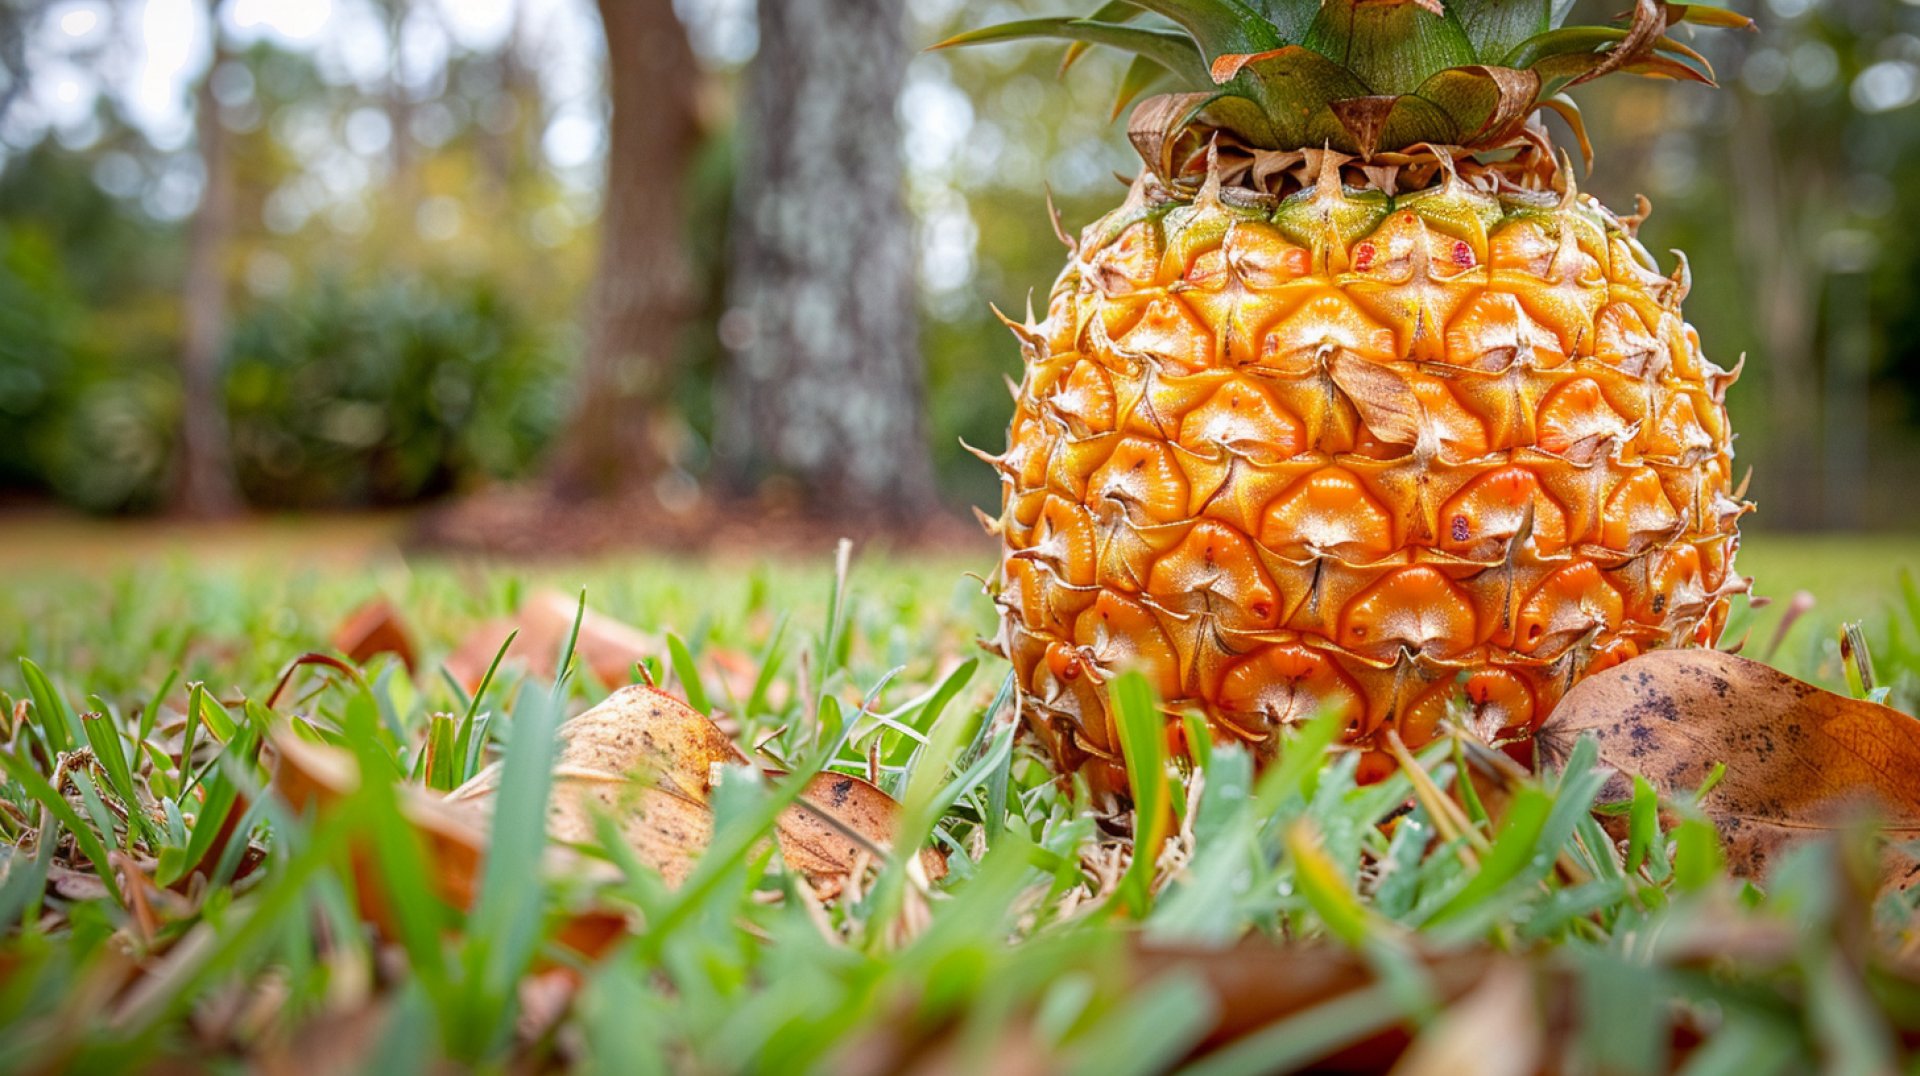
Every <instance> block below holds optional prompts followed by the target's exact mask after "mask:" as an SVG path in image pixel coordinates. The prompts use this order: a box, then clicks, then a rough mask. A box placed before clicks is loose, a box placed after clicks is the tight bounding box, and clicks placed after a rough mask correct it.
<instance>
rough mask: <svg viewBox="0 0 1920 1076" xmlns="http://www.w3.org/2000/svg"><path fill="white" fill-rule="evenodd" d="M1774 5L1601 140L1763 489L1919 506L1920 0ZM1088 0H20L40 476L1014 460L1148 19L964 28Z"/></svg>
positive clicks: (25, 479)
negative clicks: (1012, 34)
mask: <svg viewBox="0 0 1920 1076" xmlns="http://www.w3.org/2000/svg"><path fill="white" fill-rule="evenodd" d="M1080 6H1086V5H1080ZM1615 6H1616V7H1617V6H1618V5H1615ZM1735 6H1736V7H1739V8H1741V9H1742V10H1744V11H1746V12H1747V13H1749V14H1751V15H1753V16H1754V17H1755V18H1756V19H1757V20H1758V21H1759V23H1760V31H1759V32H1758V33H1753V34H1739V33H1703V34H1700V35H1698V38H1697V40H1695V41H1693V43H1694V44H1695V45H1696V46H1697V47H1698V48H1700V49H1701V50H1702V51H1704V52H1706V53H1707V54H1708V55H1709V56H1710V57H1711V58H1712V60H1713V61H1714V63H1715V65H1716V68H1717V69H1718V71H1719V73H1720V76H1721V82H1722V84H1723V85H1722V87H1721V88H1720V89H1718V90H1714V89H1709V88H1706V87H1700V86H1691V85H1675V84H1671V83H1664V82H1662V83H1655V82H1649V81H1644V80H1636V79H1628V78H1618V79H1612V80H1608V81H1607V82H1606V83H1605V84H1602V85H1597V86H1594V87H1591V88H1590V89H1589V90H1588V92H1587V93H1586V96H1585V99H1584V101H1585V110H1586V113H1587V117H1588V125H1589V127H1590V130H1591V133H1592V135H1593V139H1594V142H1595V143H1596V145H1597V146H1598V148H1599V159H1598V163H1597V166H1596V167H1595V169H1594V171H1593V172H1592V174H1591V175H1590V176H1588V177H1587V178H1586V179H1585V180H1584V183H1585V184H1586V186H1587V188H1588V189H1591V190H1593V191H1595V192H1596V193H1598V194H1600V195H1601V196H1602V197H1603V198H1605V199H1606V200H1607V201H1608V202H1609V203H1610V204H1612V205H1614V206H1616V207H1619V208H1621V209H1623V210H1630V209H1631V208H1632V206H1633V198H1634V196H1635V195H1636V194H1645V195H1646V196H1648V197H1649V198H1650V199H1651V200H1652V203H1653V205H1654V212H1653V215H1652V217H1651V218H1650V219H1649V220H1648V222H1647V223H1646V225H1645V227H1644V229H1643V232H1642V235H1643V238H1644V239H1645V241H1646V243H1647V245H1648V246H1649V248H1650V249H1653V250H1654V251H1656V252H1661V254H1660V256H1661V257H1662V259H1663V262H1665V264H1667V265H1669V266H1671V265H1672V261H1671V259H1672V257H1673V256H1672V255H1669V254H1666V253H1664V252H1666V251H1668V250H1671V249H1675V248H1679V249H1684V250H1685V251H1687V254H1688V261H1689V263H1690V266H1691V273H1692V279H1693V294H1692V296H1691V298H1690V299H1689V301H1688V305H1687V312H1688V314H1689V317H1690V319H1691V320H1692V321H1693V322H1694V323H1695V324H1696V325H1697V326H1698V327H1699V329H1700V331H1701V334H1702V336H1703V337H1704V339H1705V341H1706V343H1707V347H1708V350H1709V352H1710V353H1711V354H1713V355H1714V356H1715V357H1716V358H1717V359H1718V360H1719V361H1720V362H1721V363H1723V364H1725V365H1731V364H1732V363H1733V362H1734V361H1735V360H1736V359H1738V358H1739V357H1740V356H1741V355H1743V354H1744V355H1745V359H1746V367H1745V375H1744V376H1743V378H1742V379H1741V381H1740V383H1739V384H1738V386H1736V388H1735V389H1734V391H1733V393H1732V396H1731V399H1730V407H1731V409H1732V411H1733V412H1734V419H1735V423H1736V427H1737V429H1738V430H1739V431H1740V440H1739V442H1738V452H1739V462H1740V463H1742V464H1745V465H1751V467H1752V469H1753V477H1752V486H1751V495H1752V497H1753V499H1755V500H1756V501H1758V502H1759V504H1760V506H1761V510H1760V512H1759V514H1758V515H1757V516H1755V517H1753V519H1752V525H1753V526H1754V527H1755V528H1757V529H1774V530H1785V529H1795V530H1862V529H1881V530H1900V529H1909V530H1910V529H1911V528H1912V527H1913V526H1914V524H1915V523H1916V521H1920V496H1916V495H1915V494H1916V492H1920V244H1916V243H1915V242H1914V241H1913V238H1912V237H1913V236H1915V235H1916V234H1920V107H1916V102H1920V6H1916V5H1915V4H1912V3H1908V2H1905V0H1764V2H1762V3H1760V4H1759V6H1758V7H1755V6H1754V0H1739V2H1737V3H1736V4H1735ZM1055 8H1059V9H1060V10H1063V11H1071V10H1076V8H1075V5H1073V4H1072V3H1070V2H1069V0H1058V2H1057V3H1054V2H1052V0H1048V2H1045V3H1043V2H1041V0H1032V2H1021V3H1004V2H1002V3H962V2H960V0H910V2H907V3H904V4H902V3H898V2H896V0H766V2H765V3H764V4H762V5H760V9H759V10H756V5H755V4H754V3H753V2H752V0H678V2H675V3H669V2H667V0H600V3H598V4H597V5H596V4H595V3H592V2H590V0H53V2H42V0H0V511H12V512H14V513H16V514H21V513H25V514H30V515H31V514H40V515H45V514H49V513H54V514H57V513H62V512H71V511H75V510H77V511H81V512H86V513H98V514H112V515H128V514H130V515H147V514H161V513H171V514H181V513H190V514H221V513H232V512H235V511H247V510H252V511H255V512H259V511H269V512H281V511H286V510H295V509H299V510H310V509H328V510H340V509H350V510H357V509H364V508H390V507H395V506H414V505H421V504H428V503H434V502H439V503H446V502H447V501H448V500H449V499H458V498H459V497H461V496H463V495H466V494H471V493H473V492H475V491H477V490H482V489H485V488H489V487H490V486H492V485H493V484H495V483H498V482H502V481H510V482H515V483H519V484H520V486H522V487H528V488H539V489H547V490H554V491H559V492H561V493H563V494H565V495H567V496H569V497H586V498H590V497H593V496H597V495H601V494H606V493H610V492H611V493H618V494H621V495H626V494H628V493H632V492H633V491H640V492H641V493H643V494H644V495H645V496H646V497H648V498H651V499H652V500H653V501H654V502H657V503H658V504H660V505H663V506H665V507H666V508H667V509H668V510H669V511H673V510H679V509H681V508H683V507H684V506H686V505H689V504H693V503H696V502H713V501H716V500H718V499H722V498H734V499H738V498H748V499H750V500H751V503H761V501H762V500H764V499H767V498H772V499H773V500H775V501H776V502H778V503H780V504H783V505H787V506H796V505H797V506H799V507H801V508H812V509H817V510H822V511H825V512H829V513H831V512H842V511H844V512H848V513H856V512H864V513H867V514H882V515H884V514H888V513H899V512H902V511H909V512H925V511H929V510H933V509H935V508H944V509H946V510H949V511H952V512H954V513H956V514H957V513H958V512H959V511H960V510H962V509H964V507H965V506H966V505H969V504H981V505H991V504H992V503H994V501H995V500H996V498H997V492H996V487H995V483H994V478H993V475H992V473H991V471H990V470H989V469H988V468H986V467H985V466H983V465H981V464H980V463H979V462H978V461H976V460H975V459H973V458H972V457H971V456H969V455H968V454H966V453H965V452H964V451H963V450H962V449H961V447H960V442H961V441H962V440H964V441H966V442H969V443H972V444H976V445H980V446H983V447H986V448H988V449H997V448H998V446H999V445H1000V444H1001V443H1002V439H1003V437H1004V423H1005V420H1006V416H1007V414H1008V410H1009V405H1008V402H1007V398H1006V396H1005V394H1004V392H1003V391H1002V388H1001V378H1002V375H1003V374H1013V373H1015V372H1016V370H1017V367H1018V356H1017V353H1016V350H1015V347H1014V344H1013V342H1012V340H1011V339H1010V338H1009V337H1008V336H1007V335H1006V333H1005V331H1004V330H1003V329H1002V328H1001V327H1000V326H999V325H998V324H997V322H996V321H995V319H994V316H993V314H992V312H991V309H990V304H992V305H997V306H998V307H999V308H1001V309H1002V310H1005V311H1008V312H1010V313H1016V314H1017V312H1018V311H1020V310H1021V309H1022V308H1023V307H1024V306H1025V304H1026V302H1027V297H1028V296H1029V295H1030V294H1037V295H1042V296H1043V295H1044V293H1045V290H1046V288H1047V287H1048V285H1049V284H1050V282H1051V280H1052V277H1053V274H1054V273H1055V272H1056V271H1057V269H1058V267H1059V264H1060V262H1061V260H1062V257H1063V254H1062V250H1061V248H1060V246H1059V244H1058V242H1057V241H1056V240H1055V238H1054V237H1053V235H1052V231H1051V229H1050V227H1049V225H1048V222H1047V216H1046V209H1045V198H1046V196H1047V192H1049V191H1051V194H1052V197H1053V199H1054V201H1055V203H1056V205H1057V206H1058V207H1059V210H1060V214H1061V216H1062V218H1063V219H1064V220H1065V222H1066V224H1067V226H1068V227H1069V228H1070V229H1077V228H1079V227H1080V226H1082V225H1084V224H1086V223H1087V222H1089V221H1090V220H1092V219H1093V218H1094V217H1096V216H1097V215H1098V214H1099V213H1100V212H1101V211H1103V210H1104V209H1105V208H1107V207H1109V206H1110V205H1111V204H1112V203H1114V202H1115V201H1116V200H1117V199H1118V198H1119V197H1120V194H1121V190H1122V187H1121V185H1120V182H1119V181H1118V180H1117V179H1116V174H1119V175H1123V176H1124V175H1127V174H1130V173H1131V172H1132V171H1133V170H1134V162H1133V160H1132V159H1131V154H1130V151H1129V150H1128V149H1127V147H1126V143H1125V139H1124V137H1123V134H1122V131H1121V128H1120V125H1119V124H1117V123H1113V122H1109V120H1108V118H1107V117H1108V112H1109V109H1108V104H1109V101H1110V97H1111V87H1112V86H1113V85H1114V82H1115V79H1116V77H1117V73H1118V68H1117V65H1116V64H1115V63H1114V62H1112V61H1110V60H1108V59H1107V58H1104V57H1099V56H1095V57H1093V58H1090V59H1089V60H1088V61H1086V62H1084V63H1082V64H1080V65H1079V66H1077V67H1075V68H1074V69H1073V70H1072V71H1071V72H1070V73H1068V74H1067V75H1066V76H1065V77H1064V78H1062V77H1058V74H1057V70H1056V68H1057V64H1058V58H1059V53H1058V51H1057V50H1053V49H1048V48H1044V47H1028V48H1022V47H1009V48H1001V49H992V50H980V51H974V52H962V53H925V52H923V51H921V50H922V48H923V47H924V46H925V45H927V44H929V43H931V42H933V41H936V40H938V39H940V38H942V37H944V36H946V35H947V34H950V33H952V32H955V31H957V30H960V29H963V28H967V27H972V26H977V25H982V24H985V23H988V22H992V21H998V20H1001V19H1006V18H1012V17H1017V16H1019V15H1021V14H1023V13H1054V9H1055ZM1596 13H1597V14H1599V15H1601V16H1602V17H1605V16H1607V15H1611V14H1613V12H1612V11H1610V10H1609V11H1598V12H1596ZM1684 32H1685V31H1683V33H1684ZM796 251H798V252H801V254H796ZM802 255H804V256H802ZM850 355H853V356H858V357H859V358H858V360H857V362H856V361H852V360H849V359H848V356H850ZM836 363H837V364H838V365H835V364H836ZM836 385H838V386H842V387H843V389H844V391H840V392H836V391H835V390H834V386H836ZM849 416H851V417H849ZM754 499H757V500H754Z"/></svg>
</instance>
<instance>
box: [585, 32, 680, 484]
mask: <svg viewBox="0 0 1920 1076" xmlns="http://www.w3.org/2000/svg"><path fill="white" fill-rule="evenodd" d="M599 9H600V22H601V26H602V28H603V29H604V31H605V33H606V39H607V84H608V88H609V95H610V97H611V101H612V114H611V116H610V117H609V119H608V139H607V184H606V193H605V196H604V199H605V201H604V204H603V206H602V208H601V211H600V255H599V269H598V275H597V276H596V277H595V280H594V285H593V292H592V295H591V296H590V298H589V299H588V309H587V348H586V356H585V364H584V369H583V370H582V373H581V378H580V397H579V402H578V404H577V405H576V406H575V410H574V412H573V416H572V419H571V421H570V422H569V423H568V425H567V426H566V428H565V432H564V433H563V434H562V435H561V441H560V444H559V446H558V447H557V449H556V454H555V456H554V460H553V463H552V469H551V471H550V473H549V478H550V480H551V481H552V484H553V488H554V490H555V492H556V493H559V494H560V495H562V496H565V497H570V498H577V497H586V496H593V495H604V494H611V493H615V492H618V491H620V490H621V489H623V488H633V487H639V486H645V485H647V484H650V483H651V482H652V481H653V479H654V478H655V476H656V472H657V471H658V469H659V467H660V465H661V451H660V449H659V448H658V447H657V446H656V444H655V442H654V438H653V437H652V436H651V434H652V427H653V418H652V415H651V412H652V410H653V409H654V408H655V407H657V406H659V405H660V399H661V397H662V396H663V394H664V393H665V392H666V390H667V388H668V387H669V386H670V385H671V383H672V373H673V369H672V367H673V361H674V357H675V356H674V353H675V351H676V349H677V345H678V342H679V337H680V330H681V327H682V325H683V324H684V323H685V320H686V317H687V311H688V306H689V295H688V291H689V284H688V275H687V267H686V256H685V251H684V249H683V236H682V234H681V232H682V228H683V226H684V223H685V222H684V221H683V220H682V201H683V200H682V190H681V188H682V185H683V183H684V180H685V176H686V172H687V166H688V161H689V158H690V157H691V156H692V153H693V149H694V146H695V144H696V141H697V138H698V134H699V124H698V115H697V113H696V109H695V93H696V91H697V88H698V87H697V85H696V82H697V79H698V77H699V69H698V67H697V65H696V63H695V61H694V56H693V49H692V47H691V46H690V45H688V43H687V36H686V31H685V29H684V28H682V26H681V25H680V22H679V20H678V19H677V18H676V17H675V15H674V13H673V4H672V2H671V0H599Z"/></svg>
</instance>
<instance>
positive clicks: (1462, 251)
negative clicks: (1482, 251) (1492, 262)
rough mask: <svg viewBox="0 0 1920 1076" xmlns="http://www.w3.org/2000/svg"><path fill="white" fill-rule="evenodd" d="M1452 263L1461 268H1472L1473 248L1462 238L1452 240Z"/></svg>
mask: <svg viewBox="0 0 1920 1076" xmlns="http://www.w3.org/2000/svg"><path fill="white" fill-rule="evenodd" d="M1453 264H1455V265H1457V266H1459V267H1460V268H1462V269H1471V268H1473V248H1472V247H1470V246H1468V245H1467V242H1466V240H1464V239H1456V240H1454V241H1453Z"/></svg>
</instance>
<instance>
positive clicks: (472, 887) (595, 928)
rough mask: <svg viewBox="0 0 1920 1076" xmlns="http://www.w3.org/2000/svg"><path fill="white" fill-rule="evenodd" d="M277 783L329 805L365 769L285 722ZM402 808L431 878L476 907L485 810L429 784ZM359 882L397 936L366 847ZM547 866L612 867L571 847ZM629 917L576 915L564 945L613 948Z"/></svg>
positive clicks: (365, 903)
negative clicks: (436, 791)
mask: <svg viewBox="0 0 1920 1076" xmlns="http://www.w3.org/2000/svg"><path fill="white" fill-rule="evenodd" d="M271 743H272V745H273V787H274V789H275V790H276V791H277V792H278V793H279V795H280V796H281V798H282V799H284V800H286V801H287V803H288V804H289V805H290V806H292V807H293V808H294V809H295V810H305V809H308V808H312V809H314V810H316V811H324V810H326V809H327V808H328V807H329V806H331V805H333V804H335V803H337V802H339V801H340V800H341V799H343V798H345V797H347V796H349V795H351V794H352V793H353V791H354V790H355V789H357V788H358V787H359V786H360V767H359V764H358V763H357V762H355V761H354V758H353V756H352V755H350V754H348V753H347V752H345V751H343V750H341V749H339V748H337V747H330V746H327V745H325V744H317V743H314V742H312V741H310V740H306V739H303V738H301V737H300V736H298V735H296V734H294V733H293V732H292V731H291V730H289V729H287V728H285V727H284V726H282V727H281V728H280V729H278V730H276V731H275V732H274V734H273V735H272V737H271ZM402 792H403V798H402V800H401V804H400V808H401V811H402V813H403V814H405V816H406V819H407V821H408V822H409V823H411V824H412V826H413V829H414V832H415V833H416V834H417V835H418V836H419V837H420V841H421V844H422V846H423V848H424V851H425V855H426V860H427V865H428V870H427V875H428V878H429V879H431V880H432V882H433V884H434V886H435V888H436V890H437V891H438V895H439V897H440V899H441V900H443V901H445V902H447V903H448V904H450V905H452V906H454V907H456V908H471V907H472V906H473V902H474V899H475V898H476V897H477V896H478V895H479V885H480V870H481V866H482V864H483V863H484V861H485V859H486V849H487V829H486V821H487V820H486V817H485V815H484V814H483V813H482V812H480V811H478V810H475V809H473V808H471V807H467V806H462V805H460V804H456V803H450V802H448V801H447V800H446V799H444V798H442V797H440V796H436V795H433V794H432V793H429V792H427V791H426V790H425V789H421V788H418V787H415V786H411V785H409V786H405V787H404V788H403V789H402ZM352 856H353V863H354V872H353V876H354V883H355V886H356V889H357V896H358V898H359V901H360V907H361V910H362V911H364V912H365V913H366V915H367V918H369V919H370V920H372V921H373V923H374V924H375V925H376V926H378V927H379V928H380V929H381V931H382V933H384V934H386V935H387V936H388V937H396V936H398V935H397V930H396V925H397V920H396V918H395V916H394V914H393V910H392V907H391V905H390V903H389V901H388V899H387V895H386V887H385V885H384V884H383V883H382V881H381V879H380V875H379V871H378V864H377V860H376V859H375V858H374V856H373V854H372V852H371V851H370V850H369V849H366V848H364V847H355V848H354V849H353V850H352ZM546 869H548V870H550V871H567V872H572V873H575V874H580V873H585V872H589V871H596V870H606V869H607V868H606V867H604V865H602V864H597V863H595V862H593V861H591V860H587V859H585V858H584V857H581V856H579V855H577V854H575V853H573V852H572V851H570V850H568V849H566V848H564V847H558V846H554V847H549V848H548V849H547V852H546ZM626 930H627V921H626V918H625V917H624V916H622V915H619V914H617V913H615V912H611V911H606V910H597V909H590V910H588V911H584V912H580V913H576V914H575V915H574V917H573V918H572V919H570V920H569V921H568V922H567V923H566V924H565V925H563V926H562V927H561V928H560V930H559V933H558V940H559V941H560V943H561V944H562V945H564V946H566V947H567V948H569V949H572V950H574V951H575V952H578V953H581V954H583V955H587V956H597V955H598V954H600V953H602V952H605V951H606V950H607V949H608V948H609V947H610V946H611V945H612V944H613V942H614V941H615V940H617V939H618V938H619V937H620V936H621V935H622V934H624V933H626Z"/></svg>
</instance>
